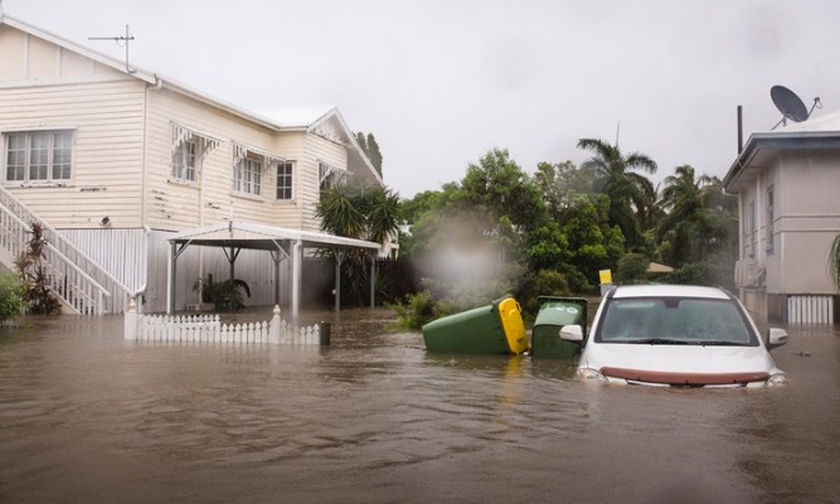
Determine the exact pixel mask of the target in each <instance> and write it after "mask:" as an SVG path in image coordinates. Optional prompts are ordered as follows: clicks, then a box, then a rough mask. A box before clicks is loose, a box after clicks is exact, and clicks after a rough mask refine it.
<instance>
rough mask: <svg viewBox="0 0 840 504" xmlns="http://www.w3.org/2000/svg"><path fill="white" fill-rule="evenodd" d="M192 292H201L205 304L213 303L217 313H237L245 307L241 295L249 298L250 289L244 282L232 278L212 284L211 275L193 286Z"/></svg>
mask: <svg viewBox="0 0 840 504" xmlns="http://www.w3.org/2000/svg"><path fill="white" fill-rule="evenodd" d="M193 291H195V292H198V291H202V297H203V299H204V302H205V303H214V304H215V305H216V310H218V311H226V312H231V311H237V310H240V309H242V308H244V307H245V298H244V297H243V294H244V295H246V296H248V297H251V288H250V287H248V284H247V283H246V282H245V281H244V280H240V279H239V278H234V279H233V280H231V279H228V280H225V281H224V282H214V281H213V275H207V280H204V279H200V280H198V281H197V282H196V283H195V284H193Z"/></svg>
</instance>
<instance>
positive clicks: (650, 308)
mask: <svg viewBox="0 0 840 504" xmlns="http://www.w3.org/2000/svg"><path fill="white" fill-rule="evenodd" d="M603 320H604V321H603V323H602V324H600V328H599V329H598V333H597V334H596V341H599V342H603V343H637V344H666V345H667V344H674V345H757V344H758V341H757V340H756V338H755V336H754V335H753V333H752V331H751V330H750V329H749V327H748V325H747V321H746V319H745V317H744V316H743V315H742V313H741V310H740V309H739V308H738V306H737V305H736V304H735V303H734V302H733V301H731V300H727V299H695V298H628V299H611V300H609V301H608V303H607V306H606V309H605V312H604V319H603Z"/></svg>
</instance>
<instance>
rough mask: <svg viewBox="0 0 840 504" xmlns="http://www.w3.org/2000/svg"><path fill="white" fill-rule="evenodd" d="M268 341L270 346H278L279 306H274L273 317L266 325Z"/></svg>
mask: <svg viewBox="0 0 840 504" xmlns="http://www.w3.org/2000/svg"><path fill="white" fill-rule="evenodd" d="M268 330H269V340H268V342H269V343H271V344H272V345H279V344H280V305H274V316H273V317H271V322H269V324H268Z"/></svg>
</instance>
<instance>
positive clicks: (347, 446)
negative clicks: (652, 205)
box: [0, 310, 840, 503]
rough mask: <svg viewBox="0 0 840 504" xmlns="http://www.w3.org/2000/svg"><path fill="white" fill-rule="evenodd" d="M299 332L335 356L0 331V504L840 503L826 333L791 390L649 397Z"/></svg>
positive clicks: (381, 317)
mask: <svg viewBox="0 0 840 504" xmlns="http://www.w3.org/2000/svg"><path fill="white" fill-rule="evenodd" d="M309 315H310V316H311V317H312V319H313V320H315V319H318V318H324V317H327V318H328V320H330V321H331V322H333V324H334V326H333V345H332V346H331V347H329V348H323V349H322V348H293V347H283V346H281V347H233V346H228V347H218V346H194V345H192V346H186V345H182V346H179V345H171V344H142V343H129V342H125V341H123V339H122V319H121V318H119V317H105V318H104V319H84V318H70V317H65V318H60V319H56V320H36V321H35V322H34V327H33V328H29V329H2V330H0V331H2V332H0V502H4V503H5V502H249V503H250V502H423V503H425V502H510V501H514V502H605V501H620V502H655V503H658V502H838V501H840V476H838V468H840V442H838V439H839V438H840V332H837V331H835V330H833V329H813V328H811V329H801V328H789V329H790V332H791V341H790V343H789V344H788V345H787V346H785V347H782V348H779V349H777V350H774V352H773V355H774V357H775V358H776V361H777V364H778V365H779V366H780V367H781V368H783V369H784V370H786V371H787V373H788V376H789V378H790V384H789V385H788V386H786V387H783V388H779V389H775V390H752V391H746V390H676V389H675V390H670V389H666V390H662V389H653V388H646V387H617V386H607V387H605V386H601V385H595V384H589V383H582V382H580V381H578V380H576V379H575V378H573V368H574V366H573V362H564V361H557V360H537V359H532V358H530V357H527V356H518V357H501V356H499V357H465V356H458V357H450V356H433V355H427V354H426V352H425V349H424V347H423V341H422V337H421V336H420V335H419V334H403V333H395V332H394V331H392V330H389V329H388V328H387V323H388V322H389V320H390V319H391V317H392V315H391V313H390V312H388V311H385V310H375V311H369V310H357V311H347V312H343V313H342V314H341V316H340V318H335V317H334V315H332V314H330V313H322V314H309ZM255 316H256V315H255ZM265 318H267V317H265ZM802 352H806V353H802Z"/></svg>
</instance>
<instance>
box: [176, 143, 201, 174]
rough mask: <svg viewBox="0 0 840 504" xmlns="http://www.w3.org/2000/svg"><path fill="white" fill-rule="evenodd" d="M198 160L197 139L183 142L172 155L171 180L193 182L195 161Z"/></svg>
mask: <svg viewBox="0 0 840 504" xmlns="http://www.w3.org/2000/svg"><path fill="white" fill-rule="evenodd" d="M197 159H198V139H197V138H195V137H193V138H190V139H187V140H184V141H183V142H181V143H180V144H178V147H177V148H176V149H175V153H174V154H172V178H175V179H178V180H186V181H189V182H195V168H196V160H197Z"/></svg>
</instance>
